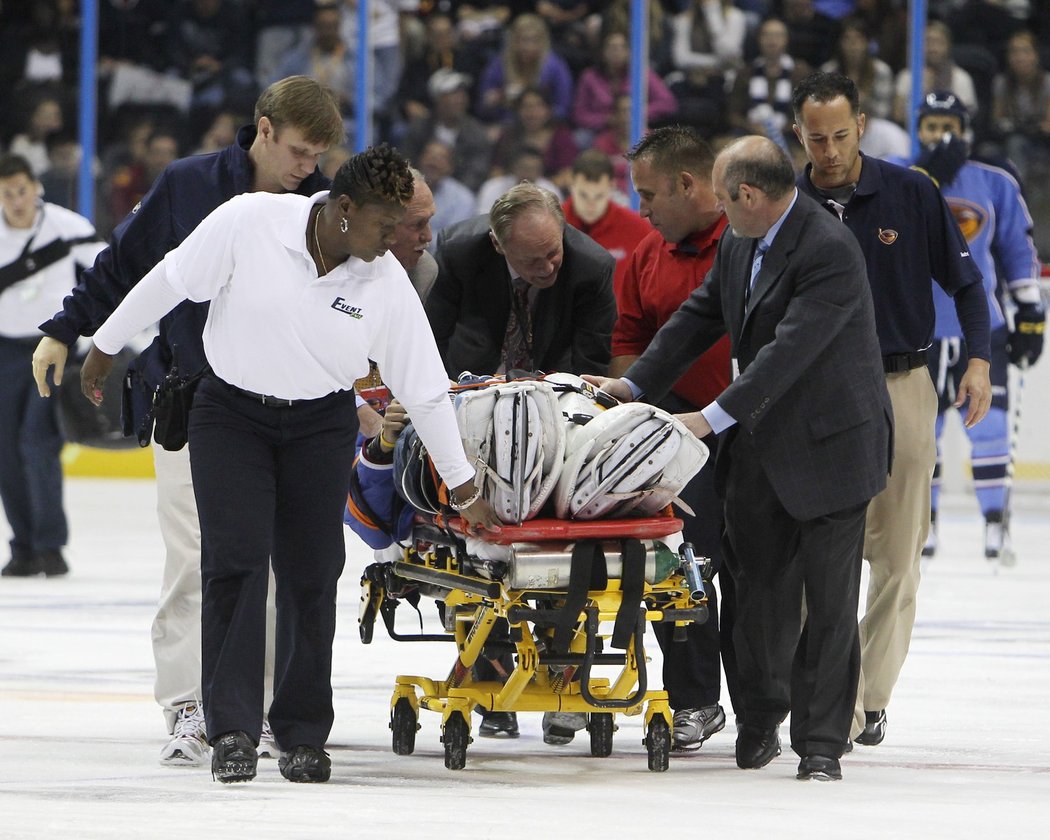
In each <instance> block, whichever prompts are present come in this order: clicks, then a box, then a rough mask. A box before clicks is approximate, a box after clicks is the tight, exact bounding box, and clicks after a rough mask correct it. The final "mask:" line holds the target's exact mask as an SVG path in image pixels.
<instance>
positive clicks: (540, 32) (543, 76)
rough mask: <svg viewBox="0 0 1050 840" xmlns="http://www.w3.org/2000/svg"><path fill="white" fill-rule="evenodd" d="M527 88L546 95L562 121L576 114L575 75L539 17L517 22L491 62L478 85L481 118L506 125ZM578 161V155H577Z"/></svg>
mask: <svg viewBox="0 0 1050 840" xmlns="http://www.w3.org/2000/svg"><path fill="white" fill-rule="evenodd" d="M527 88H536V89H538V90H541V91H543V94H544V96H546V97H547V99H548V101H549V102H550V107H551V110H552V111H553V112H554V115H555V116H557V117H558V118H559V119H563V120H567V119H569V115H570V112H571V111H572V73H570V72H569V65H568V64H566V63H565V59H563V58H562V57H561V56H559V55H558V54H557V53H556V52H554V51H553V50H552V49H551V41H550V33H548V31H547V24H545V23H544V22H543V18H541V17H539V16H538V15H533V14H524V15H519V16H518V17H517V18H515V20H514V23H512V24H511V25H510V29H509V31H508V32H507V42H506V46H505V47H504V49H503V52H502V53H501V54H500V55H498V56H496V57H494V58H493V59H492V61H490V62H489V65H488V67H486V68H485V72H484V73H483V74H482V76H481V81H480V82H479V84H478V92H477V95H478V109H477V110H478V115H479V116H480V117H481V118H482V119H483V120H487V121H489V122H502V121H504V120H506V119H507V118H508V117H509V116H510V107H511V105H512V104H513V103H514V102H516V101H517V99H518V98H519V97H520V96H521V94H522V92H523V91H525V90H526V89H527ZM573 157H575V155H573Z"/></svg>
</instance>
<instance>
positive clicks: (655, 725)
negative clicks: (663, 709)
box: [645, 715, 671, 773]
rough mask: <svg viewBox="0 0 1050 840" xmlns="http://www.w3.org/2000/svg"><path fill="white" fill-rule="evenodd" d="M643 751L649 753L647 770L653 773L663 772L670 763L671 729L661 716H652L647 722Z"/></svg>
mask: <svg viewBox="0 0 1050 840" xmlns="http://www.w3.org/2000/svg"><path fill="white" fill-rule="evenodd" d="M645 749H646V752H648V753H649V769H650V770H652V771H653V772H654V773H662V772H664V771H665V770H666V769H667V767H668V765H669V764H670V761H671V728H670V727H669V726H668V725H667V720H666V719H665V718H664V716H663V715H653V719H652V720H651V721H649V731H648V732H646V733H645Z"/></svg>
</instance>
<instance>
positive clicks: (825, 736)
mask: <svg viewBox="0 0 1050 840" xmlns="http://www.w3.org/2000/svg"><path fill="white" fill-rule="evenodd" d="M727 445H728V446H729V447H730V450H729V454H730V455H731V457H732V461H731V464H730V466H729V471H728V475H727V486H726V536H727V543H726V544H727V554H726V563H727V564H728V566H729V567H730V569H732V572H733V579H734V581H735V583H736V594H737V599H736V608H737V613H736V623H735V627H734V630H733V644H734V649H735V652H736V657H737V665H738V674H739V684H740V689H739V690H740V695H741V697H740V699H741V703H742V711H740V710H738V715H737V716H738V719H739V720H740V721H741V722H743V723H747V724H751V725H754V726H760V727H770V726H775V725H777V724H779V723H780V722H781V721H782V720H783V719H784V717H785V716H786V715H787V713H788V712H789V711H790V712H791V746H792V749H794V750H795V752H796V753H798V754H799V755H814V754H815V755H826V756H833V757H836V758H837V757H838V756H840V755H841V754H842V750H843V747H844V746H845V744H846V739H847V738H848V737H849V731H850V726H851V725H852V722H853V706H854V701H855V699H856V694H857V679H858V675H859V672H860V642H859V637H858V633H857V601H858V598H859V596H860V571H861V556H862V553H863V548H864V519H865V513H866V511H867V508H868V505H867V502H865V503H864V504H861V505H854V506H853V507H850V508H846V509H844V510H841V511H836V512H834V513H830V514H828V515H826V516H820V517H817V518H815V519H810V520H806V521H799V520H796V519H794V518H792V517H791V516H790V515H789V514H788V513H787V511H785V510H784V508H783V506H782V505H781V504H780V501H779V500H778V498H777V495H776V493H775V492H774V491H773V488H772V486H771V485H770V483H769V479H768V477H767V476H766V473H765V471H764V470H763V468H762V465H761V463H760V461H759V459H758V456H757V454H756V453H755V451H754V448H753V446H752V444H751V439H750V436H748V435H746V434H743V433H737V434H735V435H733V436H731V438H730V439H729V441H727ZM803 591H804V592H805V599H806V610H807V618H806V625H805V627H804V628H803V627H802V618H801V612H802V598H803Z"/></svg>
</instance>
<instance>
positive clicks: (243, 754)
mask: <svg viewBox="0 0 1050 840" xmlns="http://www.w3.org/2000/svg"><path fill="white" fill-rule="evenodd" d="M258 763H259V754H258V753H257V752H256V751H255V742H254V741H253V740H252V739H251V738H250V737H249V736H248V733H247V732H227V733H226V734H225V735H220V736H219V737H218V738H216V739H215V740H213V741H212V742H211V777H212V778H213V779H218V780H219V781H220V782H222V783H223V784H227V785H228V784H230V783H231V782H250V781H251V780H252V779H254V778H255V767H256V765H257V764H258Z"/></svg>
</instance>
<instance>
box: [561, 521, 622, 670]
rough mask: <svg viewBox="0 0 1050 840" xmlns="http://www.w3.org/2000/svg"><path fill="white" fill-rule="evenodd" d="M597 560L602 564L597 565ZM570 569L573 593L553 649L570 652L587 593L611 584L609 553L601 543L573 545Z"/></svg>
mask: <svg viewBox="0 0 1050 840" xmlns="http://www.w3.org/2000/svg"><path fill="white" fill-rule="evenodd" d="M595 560H597V561H598V562H597V563H595ZM571 564H572V565H571V567H570V570H569V591H568V594H567V595H566V597H565V605H564V606H563V607H562V609H561V616H560V618H559V620H558V623H557V625H556V627H555V630H554V639H553V643H552V650H553V651H554V653H568V650H569V643H570V642H571V641H572V635H573V631H574V630H575V628H576V625H577V624H578V623H579V620H580V612H581V611H582V610H583V608H584V606H585V605H586V604H587V593H588V592H590V591H591V590H592V589H605V588H606V587H607V586H608V585H609V574H608V570H607V569H606V567H605V552H603V551H602V545H601V543H600V542H598V541H597V540H580V541H579V542H577V543H576V545H574V546H573V549H572V561H571Z"/></svg>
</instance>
